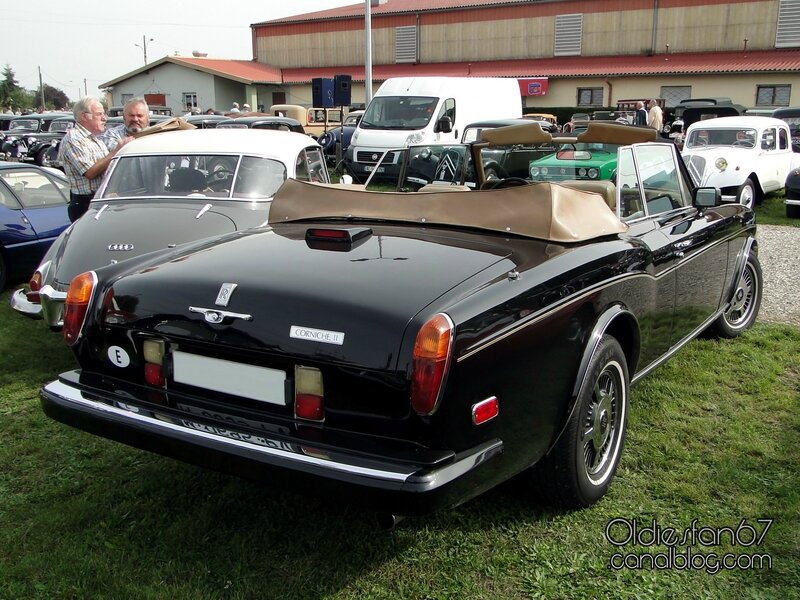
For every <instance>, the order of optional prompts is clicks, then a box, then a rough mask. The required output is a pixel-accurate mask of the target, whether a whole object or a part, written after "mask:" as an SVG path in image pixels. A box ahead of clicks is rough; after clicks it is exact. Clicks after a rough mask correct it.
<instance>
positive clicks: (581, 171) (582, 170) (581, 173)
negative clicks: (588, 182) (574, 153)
mask: <svg viewBox="0 0 800 600" xmlns="http://www.w3.org/2000/svg"><path fill="white" fill-rule="evenodd" d="M578 177H586V168H585V167H581V168H580V169H578Z"/></svg>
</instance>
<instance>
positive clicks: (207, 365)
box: [172, 351, 286, 406]
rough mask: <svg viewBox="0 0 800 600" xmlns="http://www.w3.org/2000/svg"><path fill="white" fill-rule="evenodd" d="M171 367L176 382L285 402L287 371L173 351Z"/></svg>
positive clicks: (252, 398) (274, 402)
mask: <svg viewBox="0 0 800 600" xmlns="http://www.w3.org/2000/svg"><path fill="white" fill-rule="evenodd" d="M172 371H173V379H174V380H175V381H176V382H178V383H185V384H188V385H193V386H196V387H200V388H204V389H207V390H212V391H215V392H222V393H225V394H232V395H234V396H242V397H243V398H250V399H251V400H259V401H261V402H269V403H270V404H280V405H282V406H285V405H286V391H285V390H286V388H285V384H286V373H285V372H284V371H280V370H278V369H267V368H266V367H256V366H254V365H245V364H242V363H237V362H232V361H229V360H220V359H218V358H209V357H207V356H199V355H197V354H189V353H188V352H180V351H175V352H173V353H172Z"/></svg>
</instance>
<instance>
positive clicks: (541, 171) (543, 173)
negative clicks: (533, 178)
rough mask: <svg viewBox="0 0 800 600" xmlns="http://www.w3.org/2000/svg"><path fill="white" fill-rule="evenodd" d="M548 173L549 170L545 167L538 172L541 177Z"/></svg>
mask: <svg viewBox="0 0 800 600" xmlns="http://www.w3.org/2000/svg"><path fill="white" fill-rule="evenodd" d="M549 172H550V170H549V169H548V168H547V167H542V168H541V170H540V173H541V174H542V175H547V174H548V173H549Z"/></svg>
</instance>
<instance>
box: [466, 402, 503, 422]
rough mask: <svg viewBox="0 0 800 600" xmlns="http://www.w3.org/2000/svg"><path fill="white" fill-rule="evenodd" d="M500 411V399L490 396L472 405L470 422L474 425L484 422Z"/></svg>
mask: <svg viewBox="0 0 800 600" xmlns="http://www.w3.org/2000/svg"><path fill="white" fill-rule="evenodd" d="M499 413H500V401H499V400H498V399H497V398H496V397H494V396H492V397H491V398H487V399H486V400H483V401H481V402H478V403H477V404H473V405H472V422H473V423H474V424H475V425H480V424H482V423H486V421H489V420H491V419H494V418H495V417H496V416H497V415H498V414H499Z"/></svg>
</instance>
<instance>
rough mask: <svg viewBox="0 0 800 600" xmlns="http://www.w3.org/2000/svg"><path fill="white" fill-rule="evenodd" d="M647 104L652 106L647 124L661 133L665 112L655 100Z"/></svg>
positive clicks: (648, 113)
mask: <svg viewBox="0 0 800 600" xmlns="http://www.w3.org/2000/svg"><path fill="white" fill-rule="evenodd" d="M647 106H648V107H649V108H650V110H649V111H648V112H647V126H648V127H652V128H653V129H655V130H656V131H658V132H659V133H660V132H661V128H662V127H663V126H664V113H663V112H662V111H661V107H660V106H659V105H658V102H656V101H655V100H650V102H648V104H647Z"/></svg>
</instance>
